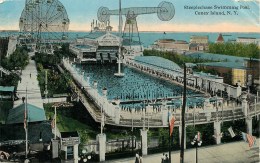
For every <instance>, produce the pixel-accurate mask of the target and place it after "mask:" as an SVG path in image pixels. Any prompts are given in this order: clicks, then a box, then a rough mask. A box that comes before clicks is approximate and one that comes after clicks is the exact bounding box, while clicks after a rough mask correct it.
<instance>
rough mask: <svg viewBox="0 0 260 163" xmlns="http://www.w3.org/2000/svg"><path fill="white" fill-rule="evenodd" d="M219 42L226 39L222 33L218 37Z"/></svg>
mask: <svg viewBox="0 0 260 163" xmlns="http://www.w3.org/2000/svg"><path fill="white" fill-rule="evenodd" d="M217 42H224V38H223V36H222V34H221V33H220V34H219V35H218V38H217Z"/></svg>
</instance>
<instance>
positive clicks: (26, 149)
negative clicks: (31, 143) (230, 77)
mask: <svg viewBox="0 0 260 163" xmlns="http://www.w3.org/2000/svg"><path fill="white" fill-rule="evenodd" d="M25 112H26V117H25V118H26V119H25V125H26V127H25V158H27V153H28V123H27V116H28V114H27V86H26V101H25Z"/></svg>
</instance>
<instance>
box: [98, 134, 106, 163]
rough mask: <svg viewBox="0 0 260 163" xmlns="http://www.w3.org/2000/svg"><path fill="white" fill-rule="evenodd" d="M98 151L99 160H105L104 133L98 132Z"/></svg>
mask: <svg viewBox="0 0 260 163" xmlns="http://www.w3.org/2000/svg"><path fill="white" fill-rule="evenodd" d="M97 141H98V149H99V150H98V152H99V161H100V162H101V161H105V156H106V134H98V135H97Z"/></svg>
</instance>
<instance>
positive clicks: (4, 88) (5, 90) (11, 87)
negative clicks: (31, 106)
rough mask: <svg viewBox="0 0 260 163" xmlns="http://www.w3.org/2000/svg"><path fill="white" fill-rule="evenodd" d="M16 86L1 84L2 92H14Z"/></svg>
mask: <svg viewBox="0 0 260 163" xmlns="http://www.w3.org/2000/svg"><path fill="white" fill-rule="evenodd" d="M14 88H15V87H14V86H10V87H5V86H0V92H14Z"/></svg>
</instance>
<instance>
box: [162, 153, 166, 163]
mask: <svg viewBox="0 0 260 163" xmlns="http://www.w3.org/2000/svg"><path fill="white" fill-rule="evenodd" d="M165 159H166V158H165V154H164V153H163V155H162V162H161V163H165Z"/></svg>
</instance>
